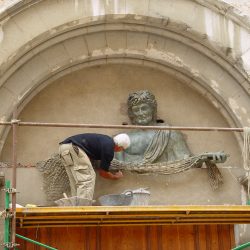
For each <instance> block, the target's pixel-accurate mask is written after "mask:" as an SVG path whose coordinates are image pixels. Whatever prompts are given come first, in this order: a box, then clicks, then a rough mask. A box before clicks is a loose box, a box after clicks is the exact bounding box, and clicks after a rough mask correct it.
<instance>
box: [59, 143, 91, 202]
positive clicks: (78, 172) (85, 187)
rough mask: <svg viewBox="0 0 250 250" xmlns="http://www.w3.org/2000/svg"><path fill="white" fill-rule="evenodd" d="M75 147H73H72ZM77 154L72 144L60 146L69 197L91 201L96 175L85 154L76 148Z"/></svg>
mask: <svg viewBox="0 0 250 250" xmlns="http://www.w3.org/2000/svg"><path fill="white" fill-rule="evenodd" d="M74 147H75V146H74ZM78 149H79V150H78V153H77V152H76V151H75V150H74V148H73V145H72V143H68V144H61V145H60V146H59V154H60V156H61V157H62V159H63V160H64V161H65V164H66V167H65V168H66V172H67V175H68V177H69V182H70V189H71V196H78V197H81V198H85V199H89V200H92V199H93V195H94V189H95V179H96V174H95V171H94V169H93V167H92V164H91V162H90V160H89V157H88V156H87V155H86V153H85V152H84V151H83V150H82V149H80V148H79V147H78Z"/></svg>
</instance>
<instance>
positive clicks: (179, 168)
mask: <svg viewBox="0 0 250 250" xmlns="http://www.w3.org/2000/svg"><path fill="white" fill-rule="evenodd" d="M203 162H204V158H203V156H202V155H200V156H192V157H189V158H187V159H183V160H178V161H173V162H157V163H134V162H120V161H117V160H113V161H112V162H111V169H113V170H127V171H132V172H136V173H140V174H143V173H156V174H164V175H170V174H177V173H180V172H184V171H187V170H189V169H190V168H195V167H201V165H202V163H203ZM205 163H206V165H207V171H208V177H209V183H210V186H211V188H212V189H213V190H216V189H218V188H219V186H220V185H221V184H222V183H223V177H222V175H221V173H220V170H219V169H218V167H217V166H216V165H215V164H214V163H212V162H211V161H205Z"/></svg>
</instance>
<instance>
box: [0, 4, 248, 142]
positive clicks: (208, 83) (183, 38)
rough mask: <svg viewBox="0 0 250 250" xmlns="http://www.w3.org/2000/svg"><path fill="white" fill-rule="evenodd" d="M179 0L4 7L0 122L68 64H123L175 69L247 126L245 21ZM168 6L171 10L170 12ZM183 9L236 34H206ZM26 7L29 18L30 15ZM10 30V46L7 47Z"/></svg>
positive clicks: (221, 8)
mask: <svg viewBox="0 0 250 250" xmlns="http://www.w3.org/2000/svg"><path fill="white" fill-rule="evenodd" d="M180 2H181V4H180V5H178V3H177V2H175V1H173V2H171V1H170V2H168V3H166V1H151V2H150V1H147V0H145V4H144V5H140V6H138V5H137V4H136V3H134V2H130V1H119V3H117V2H116V1H110V5H108V4H107V2H105V1H96V3H99V6H95V5H94V4H93V3H92V4H89V5H88V4H86V3H85V2H84V1H83V4H84V3H85V4H86V5H85V7H86V9H81V8H80V7H81V6H79V5H77V3H78V1H60V2H58V1H33V2H32V3H31V1H25V2H24V1H20V3H19V4H17V5H14V6H12V7H10V8H9V9H8V10H6V11H5V12H3V13H2V14H1V17H0V20H1V23H2V30H3V40H2V41H1V44H0V46H1V47H2V48H3V50H2V51H3V52H2V53H1V59H0V70H1V79H0V97H1V99H2V102H3V103H4V105H3V106H2V108H1V110H0V115H1V120H8V119H10V117H11V113H12V110H13V106H14V105H15V104H18V105H19V111H21V109H22V108H23V107H24V106H25V104H26V103H28V101H29V100H30V99H31V98H33V97H34V96H35V94H36V93H38V91H40V90H41V89H42V88H44V87H45V86H46V85H47V84H48V83H50V82H51V81H53V80H55V79H56V78H58V77H59V76H62V75H64V74H67V73H68V72H71V71H72V70H76V69H79V68H81V67H91V66H93V65H97V64H99V65H100V64H107V63H129V64H139V65H142V66H149V67H155V68H157V69H160V70H163V71H167V72H169V73H170V74H172V75H175V77H176V78H177V79H180V80H181V81H183V82H184V83H186V84H189V85H190V86H192V87H194V88H196V89H197V90H198V91H199V92H200V93H201V94H202V95H204V96H206V97H207V98H208V99H209V100H210V102H211V103H213V105H215V106H216V107H217V108H218V109H219V110H220V112H221V113H222V114H223V115H224V116H225V117H226V119H227V121H228V122H229V124H230V125H232V126H247V125H249V124H250V120H249V118H248V117H247V115H246V114H247V113H248V112H249V107H250V105H249V80H248V79H249V78H248V76H249V75H248V65H247V64H246V61H247V60H246V58H248V46H249V45H247V46H246V45H245V43H246V44H247V42H246V41H248V39H249V40H250V38H249V23H248V20H244V19H242V18H240V17H239V16H237V15H236V14H235V12H234V11H233V10H232V8H230V6H227V5H225V4H223V3H218V2H217V1H209V2H206V3H203V1H198V0H197V1H194V2H192V3H191V2H189V1H180ZM215 2H216V3H217V4H215ZM78 4H79V3H78ZM81 4H82V3H81ZM48 7H49V9H48ZM76 7H77V8H79V9H80V11H77V10H78V9H76ZM82 7H83V6H82ZM162 7H165V8H162ZM167 7H168V9H167ZM176 7H179V12H178V14H177V15H173V10H174V9H175V8H176ZM57 8H59V9H60V10H61V11H63V10H66V9H67V10H68V12H67V13H68V15H67V16H65V15H60V14H58V13H60V11H58V12H56V9H57ZM44 10H46V11H44ZM191 10H196V11H197V14H198V15H200V17H203V19H204V20H205V21H206V20H207V19H206V18H205V17H206V16H209V17H212V16H213V15H215V16H216V18H212V20H213V23H212V24H213V25H217V24H218V25H219V24H220V25H221V23H223V22H224V25H221V26H220V29H219V31H223V32H228V31H229V29H230V30H234V32H235V33H237V32H238V33H241V36H239V37H238V38H237V39H238V40H239V41H232V39H231V38H230V37H226V38H225V37H223V36H220V35H221V34H219V31H218V30H217V31H216V32H214V33H213V32H212V33H211V31H210V30H209V29H208V27H207V24H206V23H203V24H199V23H197V22H195V20H193V19H192V18H188V17H187V16H186V15H183V13H184V12H185V11H187V12H188V11H191ZM50 11H55V12H54V13H55V15H56V16H55V17H53V19H50V20H49V21H47V22H46V21H45V19H44V17H45V12H46V13H47V14H46V15H49V12H50ZM34 12H36V16H33V15H32V14H33V13H34ZM52 13H53V12H52ZM30 17H32V18H31V21H29V23H27V20H28V18H30ZM37 17H40V18H37ZM203 19H202V20H203ZM204 20H203V21H204ZM32 22H36V24H37V29H33V30H32V29H31V31H29V30H28V28H32V25H34V24H33V23H32ZM19 23H20V24H19ZM21 24H22V25H23V27H22V29H21V28H20V25H21ZM228 27H230V28H228ZM13 32H15V35H13ZM11 34H12V36H14V42H15V44H11V45H10V44H9V42H10V41H11V40H10V38H11ZM21 34H22V37H20V35H21ZM114 34H119V39H114V37H113V36H112V35H114ZM18 36H19V38H20V39H17V38H18ZM243 38H244V39H245V43H244V44H243V45H242V42H241V39H243ZM15 39H16V40H15ZM246 39H247V40H246ZM249 44H250V43H249ZM79 51H80V53H79ZM53 53H54V56H53ZM201 61H203V65H201V64H200V62H201ZM204 64H206V68H204ZM34 66H35V67H34ZM1 134H2V143H1V144H3V142H4V140H5V137H6V130H4V129H2V131H1ZM238 139H239V140H240V138H238Z"/></svg>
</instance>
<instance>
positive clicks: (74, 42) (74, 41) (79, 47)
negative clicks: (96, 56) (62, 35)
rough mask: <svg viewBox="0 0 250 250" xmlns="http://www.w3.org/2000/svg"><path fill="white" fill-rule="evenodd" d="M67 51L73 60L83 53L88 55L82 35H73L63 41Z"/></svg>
mask: <svg viewBox="0 0 250 250" xmlns="http://www.w3.org/2000/svg"><path fill="white" fill-rule="evenodd" d="M63 45H64V47H65V48H66V51H67V53H68V54H69V55H70V57H71V58H72V59H73V60H74V59H75V58H79V57H81V56H83V55H88V48H87V44H86V41H85V39H84V37H83V36H78V37H73V38H70V39H67V40H65V41H64V42H63Z"/></svg>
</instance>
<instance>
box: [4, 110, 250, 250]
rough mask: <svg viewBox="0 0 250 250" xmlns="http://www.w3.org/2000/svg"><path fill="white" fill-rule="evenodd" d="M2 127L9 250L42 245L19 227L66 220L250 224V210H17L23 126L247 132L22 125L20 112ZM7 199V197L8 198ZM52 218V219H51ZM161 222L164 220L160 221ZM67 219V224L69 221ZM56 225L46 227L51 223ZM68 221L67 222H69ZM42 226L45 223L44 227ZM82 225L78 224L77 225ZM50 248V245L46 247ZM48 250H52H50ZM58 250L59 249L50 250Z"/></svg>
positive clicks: (211, 128) (135, 126) (120, 222)
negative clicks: (8, 177) (7, 143)
mask: <svg viewBox="0 0 250 250" xmlns="http://www.w3.org/2000/svg"><path fill="white" fill-rule="evenodd" d="M0 126H11V127H12V188H10V186H9V185H10V184H9V183H8V182H7V185H8V186H6V190H8V194H11V197H12V198H11V200H12V208H11V209H10V208H9V207H8V206H9V205H8V204H7V203H9V198H7V199H6V204H5V210H6V211H7V212H8V214H9V216H8V217H9V218H8V219H7V218H6V219H7V220H6V223H5V234H6V235H7V236H8V235H9V233H10V232H9V228H10V224H9V223H10V220H11V242H9V238H7V236H6V238H5V245H6V247H7V248H14V247H15V246H16V243H15V242H16V237H19V238H22V239H25V240H28V241H30V242H33V243H35V244H41V243H39V242H36V241H33V240H31V239H28V238H26V237H23V236H20V235H18V234H16V225H17V224H18V226H20V227H32V226H34V225H36V226H37V222H38V221H39V225H41V226H44V227H49V226H63V224H62V223H60V220H61V219H62V218H63V219H64V223H66V225H67V226H69V225H73V226H75V225H76V223H75V221H79V220H80V221H81V223H80V225H85V226H90V225H97V224H98V225H100V224H103V225H129V224H133V225H140V224H144V225H145V224H146V225H150V224H161V225H163V224H168V223H169V224H173V223H178V224H195V223H196V224H213V223H227V224H228V223H229V224H230V223H231V224H239V223H244V224H246V223H249V224H250V210H249V206H164V207H118V208H114V207H101V208H100V207H92V208H90V207H84V208H83V207H82V208H16V168H17V153H16V151H17V130H18V127H19V126H32V127H68V128H107V129H142V130H152V129H154V130H182V131H216V132H243V131H244V129H243V128H223V127H181V126H138V125H103V124H76V123H45V122H22V121H20V120H17V116H16V110H15V111H14V112H13V119H12V120H11V121H10V122H0ZM6 196H7V194H6ZM51 216H52V217H51ZM157 218H160V219H158V220H156V219H157ZM65 219H66V220H65ZM51 220H52V224H51V223H49V224H46V223H48V221H50V222H51ZM65 221H66V222H65ZM41 222H42V223H41ZM77 225H78V224H77ZM44 247H46V245H44ZM47 248H49V247H48V246H47ZM49 249H55V248H49Z"/></svg>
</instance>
